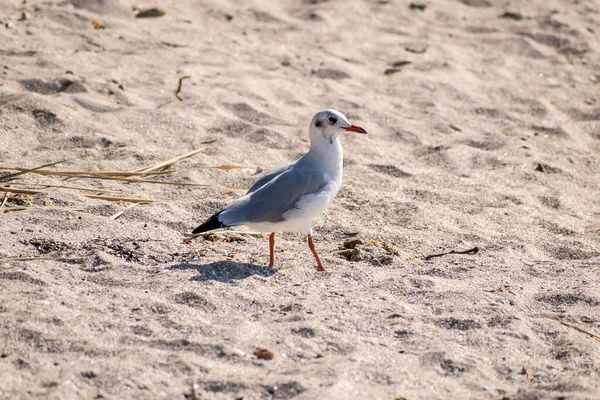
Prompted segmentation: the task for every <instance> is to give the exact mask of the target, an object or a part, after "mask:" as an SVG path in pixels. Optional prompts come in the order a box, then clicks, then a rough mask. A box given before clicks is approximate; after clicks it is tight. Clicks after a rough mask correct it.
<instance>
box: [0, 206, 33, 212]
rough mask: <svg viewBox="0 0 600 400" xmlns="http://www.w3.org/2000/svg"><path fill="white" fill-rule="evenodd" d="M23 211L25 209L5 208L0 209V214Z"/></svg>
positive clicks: (25, 208)
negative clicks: (0, 210) (0, 211)
mask: <svg viewBox="0 0 600 400" xmlns="http://www.w3.org/2000/svg"><path fill="white" fill-rule="evenodd" d="M23 210H27V207H11V208H8V207H5V208H3V209H2V212H4V213H7V212H12V211H23Z"/></svg>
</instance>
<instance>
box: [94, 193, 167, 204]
mask: <svg viewBox="0 0 600 400" xmlns="http://www.w3.org/2000/svg"><path fill="white" fill-rule="evenodd" d="M85 197H89V198H91V199H98V200H106V201H117V202H124V203H157V202H161V201H163V200H151V199H137V198H133V197H112V196H96V195H91V194H86V195H85Z"/></svg>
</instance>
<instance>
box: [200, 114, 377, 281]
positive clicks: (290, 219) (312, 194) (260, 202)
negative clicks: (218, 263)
mask: <svg viewBox="0 0 600 400" xmlns="http://www.w3.org/2000/svg"><path fill="white" fill-rule="evenodd" d="M344 132H355V133H362V134H366V133H367V131H366V130H364V129H363V128H361V127H360V126H356V125H352V124H351V123H350V122H348V119H347V118H346V117H345V116H344V114H342V113H341V112H339V111H335V110H325V111H320V112H318V113H317V114H316V115H315V116H314V117H313V119H312V121H311V122H310V127H309V133H310V150H309V151H308V153H306V154H305V155H304V156H302V157H300V158H299V159H298V160H296V161H294V162H293V163H291V164H289V165H286V166H284V167H281V168H278V169H276V170H274V171H271V172H269V173H268V174H266V175H264V176H263V177H261V178H260V179H259V180H258V181H256V183H255V184H254V185H253V186H252V187H251V188H250V190H249V191H248V193H246V194H245V195H244V196H242V197H240V198H239V199H237V200H234V201H233V202H231V203H229V204H228V205H227V206H225V208H223V209H222V210H220V211H219V212H217V213H215V214H213V215H212V216H211V217H210V218H208V219H207V220H206V221H205V222H204V223H203V224H202V225H200V226H199V227H197V228H196V229H194V230H193V231H192V234H193V235H195V236H197V235H199V234H201V233H204V232H207V231H211V230H214V229H219V228H226V227H230V226H238V225H245V226H247V227H248V228H250V229H252V230H254V231H257V232H266V233H268V232H271V236H270V237H269V247H270V249H269V250H270V259H269V267H270V268H273V267H274V265H275V255H274V247H275V232H297V233H303V234H307V235H308V247H309V248H310V251H311V252H312V254H313V255H314V257H315V260H316V261H317V270H319V271H325V267H323V263H321V260H320V259H319V255H318V254H317V251H316V250H315V245H314V243H313V240H312V222H313V220H314V219H315V218H317V217H318V216H319V215H321V214H322V213H323V212H324V211H325V210H326V209H327V206H329V203H331V202H332V201H333V199H334V198H335V196H336V195H337V194H338V191H339V190H340V186H341V185H342V171H343V158H344V157H343V149H342V144H341V143H340V141H339V139H338V137H339V135H340V134H342V133H344Z"/></svg>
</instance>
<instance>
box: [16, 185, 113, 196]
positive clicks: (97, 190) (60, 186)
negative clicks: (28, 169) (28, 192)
mask: <svg viewBox="0 0 600 400" xmlns="http://www.w3.org/2000/svg"><path fill="white" fill-rule="evenodd" d="M10 184H11V185H19V186H42V187H47V188H48V187H51V188H58V189H72V190H82V191H88V192H96V193H121V192H120V191H118V190H104V189H94V188H86V187H82V186H65V185H50V184H46V183H25V182H24V183H20V182H19V183H17V182H11V183H10Z"/></svg>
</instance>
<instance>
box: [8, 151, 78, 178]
mask: <svg viewBox="0 0 600 400" xmlns="http://www.w3.org/2000/svg"><path fill="white" fill-rule="evenodd" d="M84 157H87V156H82V157H75V158H69V159H67V160H61V161H56V162H53V163H50V164H44V165H40V166H39V167H35V168H31V169H26V170H22V171H19V172H15V173H14V174H10V175H6V176H3V177H0V182H6V181H8V180H10V179H14V178H15V177H17V176H19V175H23V174H26V173H28V172H33V171H37V170H38V169H42V168H46V167H51V166H53V165H56V164H62V163H64V162H67V161H72V160H78V159H80V158H84Z"/></svg>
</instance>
